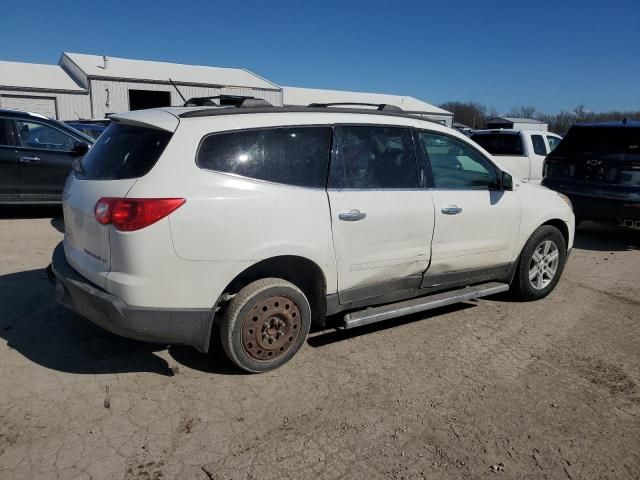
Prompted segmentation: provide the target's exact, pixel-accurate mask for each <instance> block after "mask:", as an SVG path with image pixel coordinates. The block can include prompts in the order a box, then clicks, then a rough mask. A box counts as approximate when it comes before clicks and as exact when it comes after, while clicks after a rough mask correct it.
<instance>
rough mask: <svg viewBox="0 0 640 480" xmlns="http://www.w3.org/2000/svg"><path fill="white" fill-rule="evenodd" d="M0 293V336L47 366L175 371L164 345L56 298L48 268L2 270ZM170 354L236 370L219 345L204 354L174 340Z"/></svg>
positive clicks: (194, 364)
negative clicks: (118, 330) (131, 335)
mask: <svg viewBox="0 0 640 480" xmlns="http://www.w3.org/2000/svg"><path fill="white" fill-rule="evenodd" d="M0 297H1V298H3V299H5V300H3V301H2V303H1V304H0V337H2V338H4V339H5V340H6V341H7V345H8V346H9V347H10V348H12V349H14V350H16V351H17V352H19V353H20V354H22V355H24V356H25V357H26V358H28V359H29V360H31V361H33V362H35V363H37V364H39V365H42V366H43V367H46V368H50V369H53V370H58V371H61V372H68V373H79V374H102V373H126V372H152V373H157V374H160V375H171V374H172V371H171V369H170V368H169V367H170V366H169V365H168V364H167V362H166V361H165V360H164V359H163V358H161V357H159V356H158V355H156V352H159V351H162V350H165V349H166V348H167V347H166V346H165V345H158V344H151V343H145V342H139V341H136V340H130V339H127V338H123V337H119V336H117V335H113V334H111V333H109V332H107V331H105V330H103V329H101V328H99V327H97V326H95V325H93V324H92V323H91V322H89V321H88V320H85V319H84V318H82V317H80V316H79V315H76V314H75V313H73V312H72V311H70V310H68V309H66V308H65V307H63V306H61V305H59V304H57V303H56V302H55V300H54V288H53V286H52V285H51V284H50V282H49V280H48V278H47V274H46V272H45V270H30V271H25V272H19V273H13V274H9V275H3V276H0ZM214 347H215V346H214ZM169 354H170V355H171V356H172V358H173V359H175V360H176V361H177V362H179V363H181V364H182V365H185V366H187V367H189V368H193V369H197V370H201V371H205V372H209V373H220V374H235V373H238V370H237V369H235V368H234V367H233V365H232V364H231V363H230V362H229V361H228V360H226V358H225V357H224V356H223V355H224V354H223V353H220V352H219V351H218V352H217V353H215V354H212V355H206V354H202V353H199V352H197V351H196V350H195V349H193V348H191V347H182V346H173V347H171V348H170V349H169Z"/></svg>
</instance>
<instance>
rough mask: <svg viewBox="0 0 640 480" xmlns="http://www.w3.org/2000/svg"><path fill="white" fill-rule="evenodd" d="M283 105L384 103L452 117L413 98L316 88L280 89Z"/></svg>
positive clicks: (442, 110)
mask: <svg viewBox="0 0 640 480" xmlns="http://www.w3.org/2000/svg"><path fill="white" fill-rule="evenodd" d="M282 97H283V101H282V103H283V104H284V105H309V104H310V103H334V102H361V103H377V104H381V103H385V104H387V105H395V106H396V107H400V108H402V109H403V110H404V111H405V112H408V113H432V114H436V115H453V114H452V113H451V112H448V111H446V110H444V109H442V108H439V107H436V106H434V105H431V104H430V103H427V102H423V101H422V100H418V99H417V98H413V97H406V96H402V95H388V94H383V93H366V92H348V91H344V90H322V89H316V88H299V87H282Z"/></svg>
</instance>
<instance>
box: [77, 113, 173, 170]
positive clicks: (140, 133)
mask: <svg viewBox="0 0 640 480" xmlns="http://www.w3.org/2000/svg"><path fill="white" fill-rule="evenodd" d="M171 136H172V134H171V133H169V132H166V131H164V130H157V129H155V128H146V127H137V126H131V125H123V124H118V123H112V124H111V125H109V127H107V129H106V130H105V131H104V132H103V133H102V135H100V138H98V140H97V141H96V143H95V144H94V145H93V147H91V150H89V152H88V153H87V154H86V155H85V156H84V158H83V159H82V169H81V170H82V171H81V172H77V173H76V176H77V177H78V178H82V179H86V180H120V179H124V178H138V177H142V176H144V175H146V174H147V173H149V171H150V170H151V169H152V168H153V166H154V165H155V163H156V162H157V161H158V158H160V155H162V152H163V151H164V149H165V147H166V146H167V144H168V143H169V140H170V139H171Z"/></svg>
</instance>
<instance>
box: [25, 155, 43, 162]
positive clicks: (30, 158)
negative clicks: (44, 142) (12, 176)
mask: <svg viewBox="0 0 640 480" xmlns="http://www.w3.org/2000/svg"><path fill="white" fill-rule="evenodd" d="M20 161H21V162H22V163H33V162H39V161H40V157H29V156H27V157H20Z"/></svg>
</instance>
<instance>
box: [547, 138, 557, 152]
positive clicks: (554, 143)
mask: <svg viewBox="0 0 640 480" xmlns="http://www.w3.org/2000/svg"><path fill="white" fill-rule="evenodd" d="M547 142H548V143H549V152H553V150H554V149H555V148H556V147H557V146H558V144H559V143H560V139H559V138H558V137H552V136H551V135H547Z"/></svg>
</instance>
